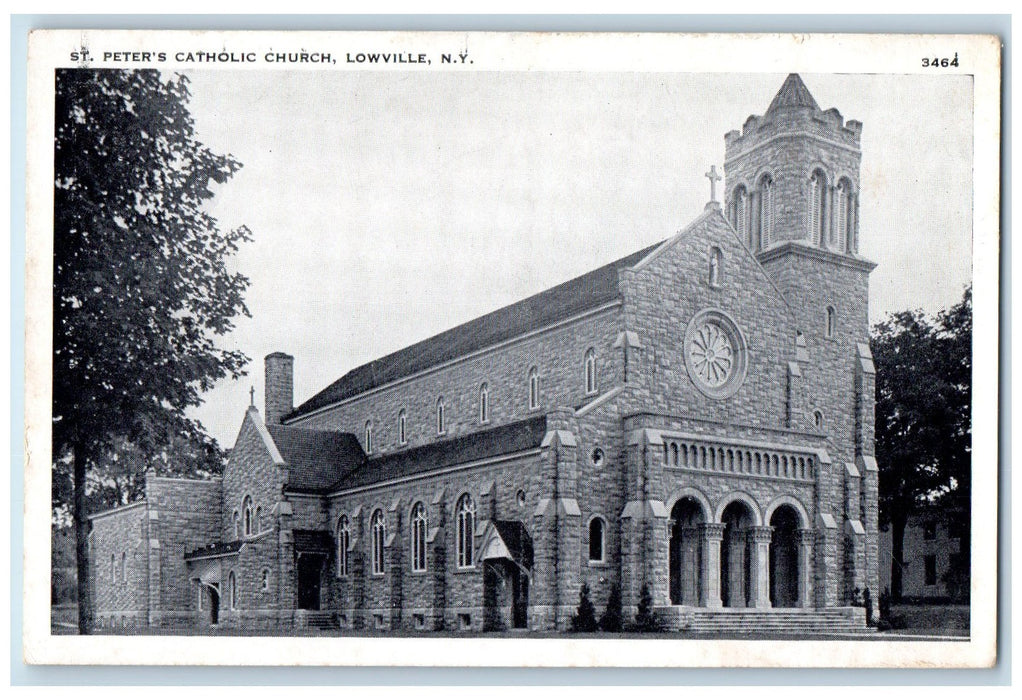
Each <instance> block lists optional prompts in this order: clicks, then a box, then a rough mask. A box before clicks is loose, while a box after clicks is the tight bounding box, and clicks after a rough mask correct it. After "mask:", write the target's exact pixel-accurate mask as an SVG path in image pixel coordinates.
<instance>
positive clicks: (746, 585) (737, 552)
mask: <svg viewBox="0 0 1022 700" xmlns="http://www.w3.org/2000/svg"><path fill="white" fill-rule="evenodd" d="M720 521H721V522H722V523H723V524H724V539H723V541H722V542H721V548H720V597H721V601H722V602H723V604H724V607H725V608H745V607H748V606H749V597H750V579H751V577H750V571H749V566H750V563H751V562H750V556H749V555H750V553H749V528H751V527H753V526H754V525H755V524H756V518H755V516H754V515H753V513H752V510H751V509H750V508H749V506H748V505H747V504H745V503H743V502H742V501H732V502H731V503H729V504H728V506H727V508H725V509H724V512H723V513H721V517H720Z"/></svg>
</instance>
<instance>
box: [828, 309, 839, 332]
mask: <svg viewBox="0 0 1022 700" xmlns="http://www.w3.org/2000/svg"><path fill="white" fill-rule="evenodd" d="M835 333H837V311H835V310H834V307H833V306H828V307H827V337H828V338H833V337H834V334H835Z"/></svg>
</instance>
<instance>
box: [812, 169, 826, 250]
mask: <svg viewBox="0 0 1022 700" xmlns="http://www.w3.org/2000/svg"><path fill="white" fill-rule="evenodd" d="M826 190H827V178H826V176H824V174H823V173H822V172H820V171H819V170H816V171H814V172H813V176H812V177H810V178H809V216H808V222H809V238H810V240H811V241H812V242H813V244H814V245H817V246H821V247H822V246H823V242H824V238H823V228H824V219H823V200H824V197H823V195H824V192H826Z"/></svg>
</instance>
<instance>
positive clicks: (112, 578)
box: [110, 554, 117, 583]
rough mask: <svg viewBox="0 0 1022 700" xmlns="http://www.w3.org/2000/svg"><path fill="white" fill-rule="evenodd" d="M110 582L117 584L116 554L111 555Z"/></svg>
mask: <svg viewBox="0 0 1022 700" xmlns="http://www.w3.org/2000/svg"><path fill="white" fill-rule="evenodd" d="M110 581H111V582H112V583H117V556H116V555H115V554H111V555H110Z"/></svg>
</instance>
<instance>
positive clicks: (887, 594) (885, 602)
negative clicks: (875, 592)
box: [878, 588, 891, 620]
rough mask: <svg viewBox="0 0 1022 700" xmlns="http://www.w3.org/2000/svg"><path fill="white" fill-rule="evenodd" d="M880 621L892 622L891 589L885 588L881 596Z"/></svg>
mask: <svg viewBox="0 0 1022 700" xmlns="http://www.w3.org/2000/svg"><path fill="white" fill-rule="evenodd" d="M878 605H879V608H880V610H879V612H880V619H881V620H890V619H891V589H890V588H885V589H884V590H883V593H881V594H880V600H879V601H878Z"/></svg>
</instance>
